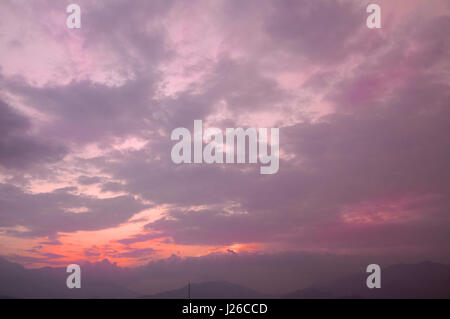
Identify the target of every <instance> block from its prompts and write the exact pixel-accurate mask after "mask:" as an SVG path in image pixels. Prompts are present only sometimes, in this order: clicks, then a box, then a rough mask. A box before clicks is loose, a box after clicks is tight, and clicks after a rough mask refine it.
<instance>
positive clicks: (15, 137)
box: [0, 100, 66, 169]
mask: <svg viewBox="0 0 450 319" xmlns="http://www.w3.org/2000/svg"><path fill="white" fill-rule="evenodd" d="M31 129H32V126H31V122H30V120H29V119H28V118H27V117H25V116H24V115H21V114H19V113H18V112H16V111H15V110H13V109H12V108H11V107H10V106H9V105H7V104H6V103H5V102H3V101H2V100H0V135H1V137H0V165H2V166H3V167H5V168H7V169H24V168H27V167H29V166H33V165H38V164H41V163H51V162H56V161H58V160H60V159H62V157H63V156H64V155H65V153H66V149H65V148H64V147H63V146H61V145H59V144H57V143H55V142H54V141H51V140H50V139H49V140H43V139H40V138H38V137H36V136H33V134H32V133H31Z"/></svg>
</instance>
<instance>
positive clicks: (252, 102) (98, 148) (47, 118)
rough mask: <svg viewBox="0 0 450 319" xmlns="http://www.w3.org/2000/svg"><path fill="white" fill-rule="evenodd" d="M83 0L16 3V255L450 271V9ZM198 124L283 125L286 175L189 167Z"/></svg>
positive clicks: (7, 82) (9, 150)
mask: <svg viewBox="0 0 450 319" xmlns="http://www.w3.org/2000/svg"><path fill="white" fill-rule="evenodd" d="M371 2H374V3H378V4H379V5H380V7H381V13H382V28H381V29H369V28H367V26H366V19H367V16H368V14H367V13H366V7H367V5H368V4H369V3H371ZM70 3H72V2H71V1H50V0H37V1H24V0H14V1H12V0H3V1H1V4H0V256H3V257H5V258H7V259H8V260H10V261H14V262H17V263H20V264H22V265H24V266H26V267H32V268H33V267H42V266H62V265H67V264H70V263H78V262H79V263H82V262H91V263H93V262H99V261H103V260H105V259H106V260H108V261H110V262H112V263H116V264H117V265H119V266H130V267H134V266H139V265H144V264H147V263H149V262H157V261H158V260H164V259H167V258H175V257H176V258H187V257H202V256H210V255H217V254H225V255H226V254H237V255H239V254H242V255H245V256H248V254H261V255H265V254H282V253H285V252H309V253H318V254H327V253H330V254H337V255H339V254H343V255H374V256H375V255H376V256H388V255H389V256H396V258H399V257H401V258H405V260H406V258H415V259H428V260H434V261H441V262H447V263H448V262H450V250H449V249H448V247H449V246H450V170H449V169H448V163H449V162H450V149H449V145H450V134H449V133H450V108H449V107H450V105H449V101H450V89H449V83H450V74H449V70H450V69H449V64H450V40H449V39H450V38H449V37H448V31H449V30H450V16H449V13H450V1H448V0H442V1H440V0H429V1H418V0H417V1H412V0H395V1H393V0H389V1H388V0H377V1H375V0H374V1H370V2H369V1H357V0H355V1H344V0H342V1H334V0H333V1H332V0H329V1H328V0H323V1H317V0H295V1H294V0H277V1H270V0H258V1H256V0H247V1H237V0H217V1H209V0H193V1H172V0H152V1H144V0H137V1H133V2H132V4H131V3H130V2H129V1H122V0H110V1H91V0H90V1H86V0H78V1H77V3H78V4H79V5H80V7H81V23H82V25H81V28H80V29H69V28H67V26H66V18H67V16H68V14H67V13H66V6H67V5H68V4H70ZM197 119H201V120H202V121H203V124H204V126H205V127H218V128H221V129H225V128H237V127H244V128H247V127H254V128H260V127H277V128H279V132H280V142H279V145H280V168H279V171H278V172H277V173H276V174H272V175H261V174H260V173H259V168H260V165H253V164H235V165H229V164H223V165H219V164H215V165H208V164H183V165H176V164H174V163H173V162H172V160H171V158H170V152H171V149H172V146H173V145H174V142H173V141H172V140H171V139H170V135H171V132H172V131H173V130H174V129H175V128H178V127H185V128H188V129H189V130H191V131H192V130H193V123H194V120H197Z"/></svg>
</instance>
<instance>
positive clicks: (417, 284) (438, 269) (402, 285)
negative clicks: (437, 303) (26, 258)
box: [0, 257, 450, 299]
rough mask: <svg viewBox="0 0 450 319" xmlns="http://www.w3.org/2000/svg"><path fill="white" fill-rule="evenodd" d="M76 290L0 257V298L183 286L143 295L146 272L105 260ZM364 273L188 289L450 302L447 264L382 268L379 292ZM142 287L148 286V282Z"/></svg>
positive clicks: (58, 273)
mask: <svg viewBox="0 0 450 319" xmlns="http://www.w3.org/2000/svg"><path fill="white" fill-rule="evenodd" d="M82 269H83V270H82V280H81V286H82V287H81V289H68V288H67V287H66V278H67V276H68V274H67V273H66V270H65V268H63V267H59V268H52V267H45V268H40V269H26V268H24V267H23V266H22V265H19V264H16V263H12V262H9V261H7V260H6V259H4V258H2V257H0V299H7V298H148V299H187V298H188V287H187V285H185V286H183V287H181V288H179V289H174V290H168V291H164V292H160V293H156V294H151V295H144V294H141V293H138V292H135V291H132V290H130V289H128V288H127V287H132V286H133V285H134V284H135V283H136V282H141V281H142V279H143V278H144V277H145V274H147V272H141V270H139V269H129V268H120V267H117V265H115V264H111V263H110V262H109V261H107V260H104V261H102V262H99V263H94V264H89V263H88V264H86V265H83V267H82ZM368 276H369V274H368V273H366V272H365V270H364V269H362V270H361V272H360V273H359V274H356V275H353V276H347V277H344V278H338V279H335V280H331V281H328V282H325V283H320V284H315V285H312V286H310V287H308V288H306V289H300V290H296V291H293V292H291V293H287V294H283V295H270V294H264V293H261V292H258V291H256V290H253V289H250V288H247V287H244V286H242V285H238V284H235V283H230V282H227V281H206V282H198V283H192V284H191V285H190V298H191V299H228V298H230V299H231V298H234V299H268V298H286V299H330V298H386V299H398V298H402V299H407V298H413V299H414V298H435V299H437V298H445V299H448V298H450V266H448V265H443V264H438V263H433V262H422V263H418V264H397V265H393V266H390V267H382V268H381V288H380V289H376V288H375V289H369V288H367V286H366V279H367V277H368ZM147 285H151V281H149V282H148V284H147Z"/></svg>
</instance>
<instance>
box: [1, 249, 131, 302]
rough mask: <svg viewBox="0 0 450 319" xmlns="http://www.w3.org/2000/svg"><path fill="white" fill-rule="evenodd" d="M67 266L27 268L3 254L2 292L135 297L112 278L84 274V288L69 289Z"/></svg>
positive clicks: (20, 295) (6, 295)
mask: <svg viewBox="0 0 450 319" xmlns="http://www.w3.org/2000/svg"><path fill="white" fill-rule="evenodd" d="M67 276H68V274H67V273H66V270H65V268H50V267H45V268H40V269H26V268H24V267H23V266H21V265H19V264H15V263H11V262H9V261H7V260H6V259H4V258H1V257H0V296H4V297H1V298H2V299H6V298H136V297H138V296H139V295H138V294H137V293H134V292H132V291H129V290H128V289H126V288H123V287H121V286H120V285H117V284H116V283H114V282H113V281H111V280H106V279H104V278H101V279H97V277H96V276H95V275H89V274H84V275H82V280H81V289H68V288H67V286H66V279H67Z"/></svg>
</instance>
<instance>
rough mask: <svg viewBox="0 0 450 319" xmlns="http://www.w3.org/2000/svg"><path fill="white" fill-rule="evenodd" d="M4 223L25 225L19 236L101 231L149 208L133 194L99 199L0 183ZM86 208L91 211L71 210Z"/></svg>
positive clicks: (6, 224) (7, 224)
mask: <svg viewBox="0 0 450 319" xmlns="http://www.w3.org/2000/svg"><path fill="white" fill-rule="evenodd" d="M0 190H1V193H0V194H1V198H0V202H1V207H2V208H1V225H2V226H3V227H15V226H18V225H20V226H22V227H25V229H26V231H24V232H21V233H17V232H16V231H13V230H11V231H10V233H11V234H13V235H18V236H33V237H36V236H54V235H55V234H56V233H58V232H75V231H78V230H98V229H104V228H110V227H114V226H117V225H119V224H121V223H123V222H126V221H127V220H128V219H129V218H131V217H132V216H133V215H134V214H135V213H137V212H139V211H141V210H143V209H144V208H146V207H148V206H147V205H144V204H142V203H140V202H139V201H137V200H135V199H134V198H133V197H131V196H118V197H113V198H107V199H98V198H95V197H89V196H84V195H74V194H71V193H69V192H53V193H41V194H28V193H25V192H23V191H22V190H20V189H19V188H17V187H14V186H11V185H6V184H0ZM77 207H86V208H87V212H82V213H77V212H74V211H71V209H74V208H77Z"/></svg>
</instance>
